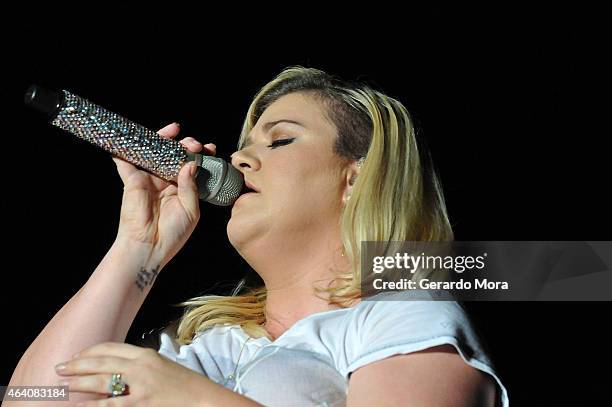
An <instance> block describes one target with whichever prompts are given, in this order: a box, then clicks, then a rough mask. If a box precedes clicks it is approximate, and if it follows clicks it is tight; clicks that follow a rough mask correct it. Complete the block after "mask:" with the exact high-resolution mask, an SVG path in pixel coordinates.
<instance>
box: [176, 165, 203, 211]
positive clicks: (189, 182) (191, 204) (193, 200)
mask: <svg viewBox="0 0 612 407" xmlns="http://www.w3.org/2000/svg"><path fill="white" fill-rule="evenodd" d="M197 170H198V167H197V165H196V163H195V161H191V162H190V163H189V164H187V165H183V167H182V168H181V170H180V171H179V175H178V179H177V187H178V188H177V195H178V198H179V200H180V202H181V205H182V206H183V208H184V209H185V212H187V215H188V216H189V218H190V220H191V221H192V222H196V221H197V220H198V219H199V217H200V207H199V197H198V187H197V185H196V182H195V176H196V173H197Z"/></svg>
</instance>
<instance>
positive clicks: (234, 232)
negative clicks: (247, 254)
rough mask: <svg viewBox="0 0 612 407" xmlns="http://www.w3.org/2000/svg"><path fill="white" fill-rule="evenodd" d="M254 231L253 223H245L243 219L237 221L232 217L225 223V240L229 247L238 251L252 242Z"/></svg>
mask: <svg viewBox="0 0 612 407" xmlns="http://www.w3.org/2000/svg"><path fill="white" fill-rule="evenodd" d="M255 229H256V228H255V225H254V224H253V222H245V221H244V220H243V219H240V220H239V219H237V218H236V217H235V216H232V217H231V218H230V220H229V222H227V227H226V233H227V238H228V240H229V242H230V243H231V245H232V246H234V248H235V249H236V250H238V251H239V250H240V248H242V247H244V245H245V244H246V243H247V242H249V241H251V240H253V238H254V237H255V235H256V234H257V233H256V230H255Z"/></svg>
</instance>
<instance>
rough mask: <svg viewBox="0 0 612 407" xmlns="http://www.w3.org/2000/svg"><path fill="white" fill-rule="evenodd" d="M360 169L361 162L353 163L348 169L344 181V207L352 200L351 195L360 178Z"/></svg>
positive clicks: (355, 161)
mask: <svg viewBox="0 0 612 407" xmlns="http://www.w3.org/2000/svg"><path fill="white" fill-rule="evenodd" d="M360 167H361V162H359V161H358V160H354V161H352V162H351V163H350V164H349V165H348V167H347V171H346V175H345V179H344V193H343V194H342V204H343V205H346V203H347V202H348V201H349V199H350V198H351V194H352V193H353V185H355V181H356V180H357V177H358V176H359V171H360Z"/></svg>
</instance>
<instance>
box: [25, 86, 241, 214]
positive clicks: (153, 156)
mask: <svg viewBox="0 0 612 407" xmlns="http://www.w3.org/2000/svg"><path fill="white" fill-rule="evenodd" d="M25 103H26V104H27V105H28V106H31V107H33V108H35V109H37V110H39V111H41V112H43V113H45V114H46V115H48V118H49V122H50V123H51V124H52V125H54V126H57V127H59V128H60V129H62V130H65V131H67V132H69V133H72V134H74V135H75V136H77V137H79V138H82V139H84V140H86V141H88V142H90V143H92V144H95V145H97V146H98V147H101V148H103V149H104V150H106V151H108V152H110V153H111V154H114V155H116V156H118V157H121V158H122V159H124V160H126V161H128V162H130V163H132V164H134V165H136V166H138V167H140V168H142V169H144V170H146V171H148V172H150V173H152V174H155V175H157V176H158V177H160V178H163V179H165V180H166V181H174V180H175V179H176V177H177V176H178V173H179V170H180V169H181V167H182V166H183V165H185V164H186V163H188V162H189V161H196V163H197V165H198V172H197V174H196V184H197V185H198V194H199V197H200V199H202V200H204V201H206V202H210V203H212V204H214V205H220V206H227V205H231V204H233V203H234V201H235V200H236V199H237V198H238V196H239V195H240V193H241V190H242V187H243V182H244V181H243V178H242V174H241V173H240V172H239V171H238V170H236V169H235V168H234V167H233V166H231V165H230V164H228V163H227V162H226V161H225V160H223V159H221V158H217V157H212V156H207V155H203V154H194V153H191V152H190V151H188V150H187V149H185V148H184V147H183V146H182V145H181V144H180V143H179V142H178V141H176V140H172V139H166V138H163V137H162V136H160V135H159V134H157V133H156V132H154V131H153V130H150V129H148V128H146V127H144V126H141V125H140V124H137V123H134V122H132V121H130V120H128V119H126V118H124V117H122V116H120V115H118V114H116V113H113V112H109V111H108V110H106V109H104V108H103V107H100V106H98V105H96V104H94V103H91V102H90V101H88V100H86V99H83V98H82V97H80V96H77V95H74V94H72V93H70V92H68V91H66V90H62V91H60V92H56V91H53V90H49V89H46V88H42V87H40V86H37V85H32V86H30V88H29V89H28V90H27V92H26V94H25Z"/></svg>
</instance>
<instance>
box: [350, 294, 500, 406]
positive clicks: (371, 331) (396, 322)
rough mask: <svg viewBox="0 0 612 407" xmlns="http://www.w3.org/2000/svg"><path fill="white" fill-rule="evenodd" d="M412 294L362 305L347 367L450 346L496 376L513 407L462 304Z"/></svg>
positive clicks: (355, 316) (352, 317)
mask: <svg viewBox="0 0 612 407" xmlns="http://www.w3.org/2000/svg"><path fill="white" fill-rule="evenodd" d="M415 298H422V297H414V296H413V294H412V293H411V292H409V291H405V292H397V293H383V294H379V295H377V296H375V297H372V299H370V300H362V302H360V303H359V304H357V305H356V306H355V307H356V308H355V312H353V313H351V314H350V316H349V320H348V321H347V328H348V333H347V337H346V342H345V346H346V350H345V352H346V355H347V359H346V363H347V365H346V367H345V369H344V371H343V372H342V374H343V375H344V376H345V378H346V379H347V380H348V379H349V376H350V374H351V373H352V372H354V371H355V370H357V369H358V368H360V367H362V366H365V365H367V364H369V363H372V362H375V361H378V360H381V359H384V358H387V357H389V356H392V355H397V354H408V353H412V352H418V351H421V350H424V349H427V348H431V347H435V346H439V345H444V344H449V345H452V346H453V347H454V348H455V349H456V350H457V353H459V355H460V356H461V357H462V359H463V360H464V361H465V362H466V363H467V364H468V365H470V366H472V367H474V368H476V369H479V370H481V371H483V372H485V373H487V374H489V375H491V376H492V377H493V378H494V379H495V382H496V384H497V387H498V391H497V393H498V399H499V401H498V404H497V405H499V406H504V407H505V406H508V405H509V400H508V393H507V390H506V388H505V386H504V385H503V384H502V382H501V380H500V378H499V377H498V375H497V373H496V372H495V370H494V367H493V363H492V362H491V360H490V359H489V357H488V355H487V353H486V351H485V350H484V348H483V345H482V343H481V341H480V339H479V338H478V336H477V334H476V332H475V330H474V328H473V326H472V324H471V323H470V320H469V318H468V316H467V314H466V312H465V310H464V309H463V308H462V307H461V305H460V304H459V303H458V302H456V301H435V300H433V299H429V300H422V299H421V300H419V299H415Z"/></svg>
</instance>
